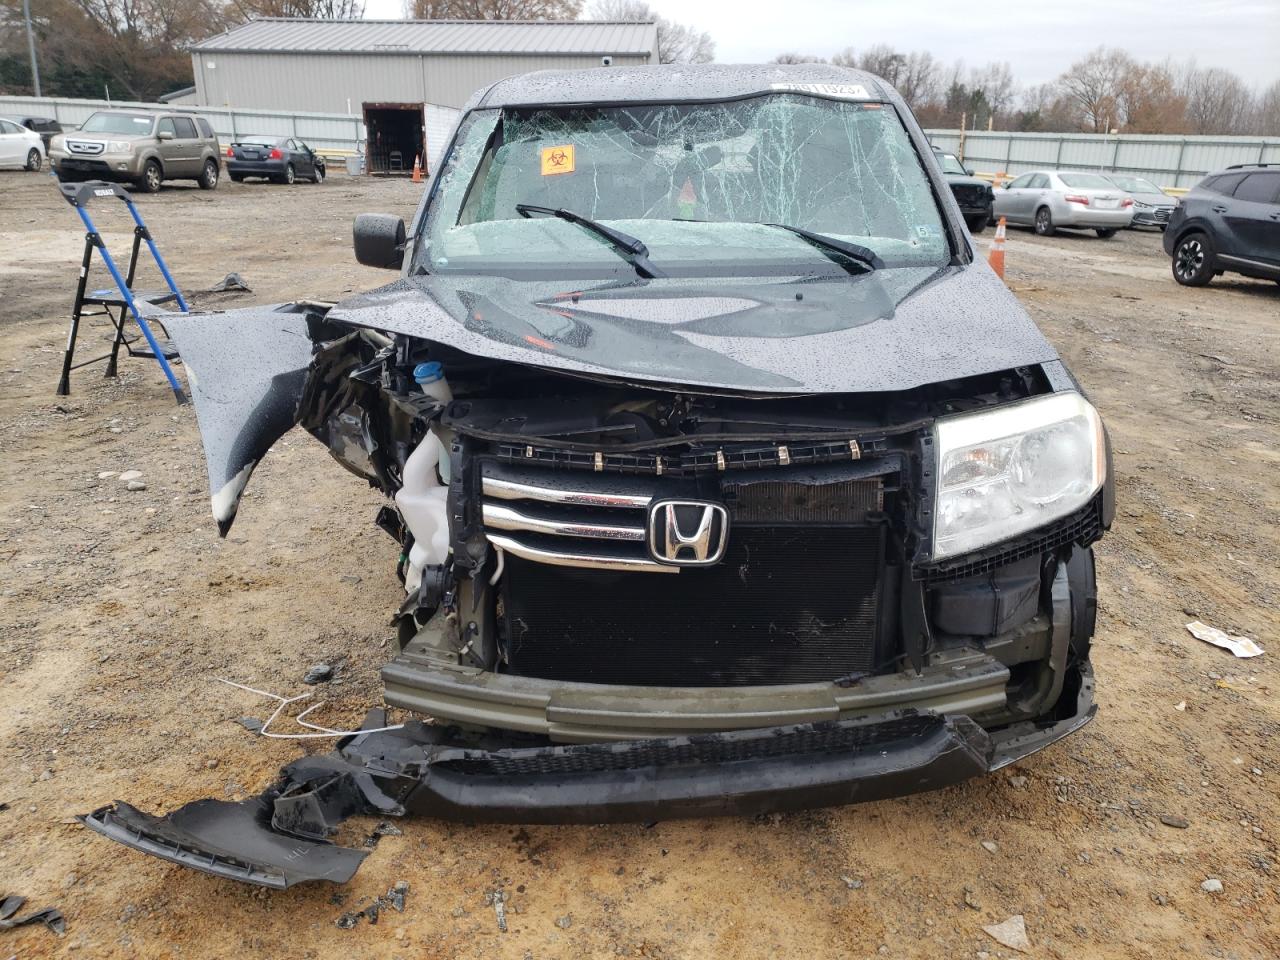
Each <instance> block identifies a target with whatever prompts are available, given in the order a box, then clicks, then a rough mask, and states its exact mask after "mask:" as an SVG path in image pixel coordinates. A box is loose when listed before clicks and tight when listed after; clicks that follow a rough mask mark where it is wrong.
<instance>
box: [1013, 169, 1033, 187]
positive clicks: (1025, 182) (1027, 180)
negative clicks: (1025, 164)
mask: <svg viewBox="0 0 1280 960" xmlns="http://www.w3.org/2000/svg"><path fill="white" fill-rule="evenodd" d="M1034 177H1035V174H1034V173H1024V174H1023V175H1022V176H1020V177H1019V178H1018V179H1017V180H1015V181H1013V183H1011V184H1009V189H1010V190H1023V189H1025V188H1027V187H1029V186H1031V180H1032V178H1034Z"/></svg>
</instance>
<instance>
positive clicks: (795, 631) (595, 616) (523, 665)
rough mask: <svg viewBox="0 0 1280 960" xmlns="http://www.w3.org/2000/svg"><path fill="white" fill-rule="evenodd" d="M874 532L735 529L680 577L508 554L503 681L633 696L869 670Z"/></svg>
mask: <svg viewBox="0 0 1280 960" xmlns="http://www.w3.org/2000/svg"><path fill="white" fill-rule="evenodd" d="M881 553H882V535H881V530H880V529H879V528H878V527H873V526H845V527H804V528H800V527H753V526H744V527H739V528H737V529H736V530H735V531H734V533H733V535H732V536H731V537H730V542H729V546H728V551H727V553H726V555H725V557H724V559H723V560H722V561H721V562H720V563H719V564H716V565H715V566H713V567H708V568H705V569H685V570H682V571H681V572H680V574H679V575H678V576H666V577H654V576H650V575H648V574H646V573H626V572H623V573H617V572H611V571H602V570H587V569H566V568H564V567H553V566H549V565H546V564H542V563H531V562H529V561H526V560H521V559H519V558H517V557H509V558H508V560H507V565H506V572H505V576H504V586H505V589H504V591H503V615H504V634H505V640H506V647H507V653H508V657H509V664H508V668H507V669H508V670H509V671H510V672H512V673H516V674H520V675H524V676H531V677H542V678H545V679H554V680H566V681H581V682H588V683H610V684H631V685H641V686H728V685H740V684H780V683H802V682H811V681H822V680H831V679H835V678H836V677H839V676H843V675H845V674H848V673H851V672H853V671H860V670H866V671H870V670H872V669H873V667H874V659H875V643H876V626H877V620H878V612H879V571H880V566H881V559H882V558H881Z"/></svg>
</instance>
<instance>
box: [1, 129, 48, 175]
mask: <svg viewBox="0 0 1280 960" xmlns="http://www.w3.org/2000/svg"><path fill="white" fill-rule="evenodd" d="M44 157H45V153H44V141H43V140H41V139H40V134H38V133H36V132H35V131H34V130H28V129H27V128H26V127H24V126H23V125H22V124H20V123H18V121H16V120H9V119H7V118H5V117H0V167H22V168H23V169H24V170H39V169H40V168H41V167H42V166H44Z"/></svg>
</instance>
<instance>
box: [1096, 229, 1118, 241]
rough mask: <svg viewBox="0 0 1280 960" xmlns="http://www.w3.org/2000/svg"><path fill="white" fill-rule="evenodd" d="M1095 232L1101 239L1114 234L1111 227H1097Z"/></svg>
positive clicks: (1108, 238) (1109, 237)
mask: <svg viewBox="0 0 1280 960" xmlns="http://www.w3.org/2000/svg"><path fill="white" fill-rule="evenodd" d="M1096 233H1097V234H1098V236H1099V237H1101V238H1102V239H1103V240H1110V239H1111V238H1112V237H1114V236H1115V235H1116V232H1115V230H1114V229H1113V228H1111V227H1098V229H1097V231H1096Z"/></svg>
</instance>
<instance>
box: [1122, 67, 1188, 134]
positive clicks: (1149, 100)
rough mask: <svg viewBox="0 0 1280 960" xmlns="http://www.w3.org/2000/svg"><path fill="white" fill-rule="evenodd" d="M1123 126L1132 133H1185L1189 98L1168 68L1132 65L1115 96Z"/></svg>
mask: <svg viewBox="0 0 1280 960" xmlns="http://www.w3.org/2000/svg"><path fill="white" fill-rule="evenodd" d="M1116 106H1117V113H1118V114H1119V116H1120V124H1119V125H1120V126H1122V127H1123V129H1124V130H1125V131H1127V132H1131V133H1182V132H1184V131H1185V129H1186V113H1187V98H1186V97H1185V96H1183V95H1182V94H1181V92H1180V91H1179V90H1178V87H1177V84H1176V83H1175V81H1174V76H1173V72H1172V71H1171V69H1170V68H1169V66H1168V65H1166V64H1145V63H1131V64H1130V65H1129V68H1128V69H1127V70H1126V71H1125V74H1124V77H1123V78H1122V80H1121V82H1120V89H1119V91H1118V93H1117V96H1116Z"/></svg>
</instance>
